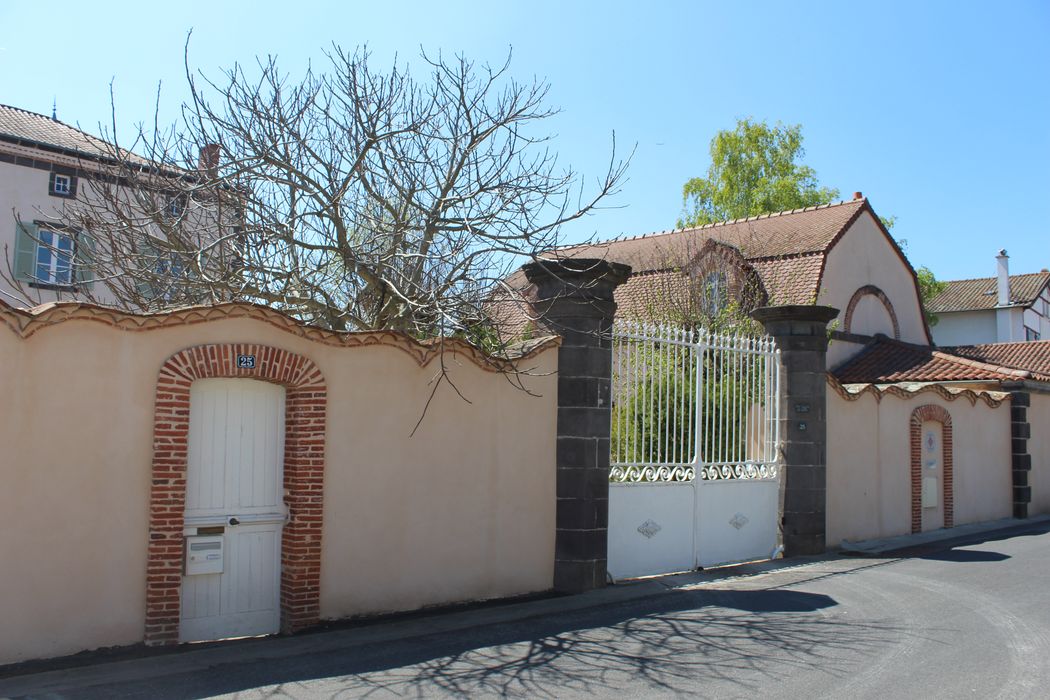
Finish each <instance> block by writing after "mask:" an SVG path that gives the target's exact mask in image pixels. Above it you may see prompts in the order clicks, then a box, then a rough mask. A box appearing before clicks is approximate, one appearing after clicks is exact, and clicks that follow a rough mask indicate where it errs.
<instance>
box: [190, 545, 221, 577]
mask: <svg viewBox="0 0 1050 700" xmlns="http://www.w3.org/2000/svg"><path fill="white" fill-rule="evenodd" d="M223 539H224V538H223V536H222V535H203V536H200V535H198V536H195V537H187V538H186V575H187V576H196V575H198V574H221V573H222V561H223V546H222V543H223Z"/></svg>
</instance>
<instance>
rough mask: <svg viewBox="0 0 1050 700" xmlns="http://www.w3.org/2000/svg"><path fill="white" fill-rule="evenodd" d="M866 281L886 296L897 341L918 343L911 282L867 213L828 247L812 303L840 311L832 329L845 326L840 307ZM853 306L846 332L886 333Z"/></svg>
mask: <svg viewBox="0 0 1050 700" xmlns="http://www.w3.org/2000/svg"><path fill="white" fill-rule="evenodd" d="M866 285H873V286H875V287H878V288H879V289H881V290H882V291H883V292H884V293H885V294H886V296H887V298H888V299H889V300H890V303H891V304H892V305H893V309H894V311H895V312H896V314H897V321H898V323H899V324H900V334H901V337H900V339H901V340H903V341H905V342H909V343H921V344H924V345H925V344H926V343H927V342H928V341H927V338H926V333H925V330H924V328H923V319H922V309H921V306H920V304H919V296H918V291H917V289H916V287H915V280H914V279H913V278H912V275H911V272H910V271H909V270H908V267H907V266H906V265H905V264H904V263H903V262H902V261H901V259H900V257H899V256H898V255H897V253H896V251H895V250H894V249H893V245H892V244H891V243H890V242H889V241H888V240H887V239H886V236H885V235H884V234H883V233H882V230H881V229H880V228H879V226H878V225H877V224H876V223H875V219H874V217H873V216H872V215H871V214H870V213H869V212H868V211H864V212H863V213H862V214H861V215H860V217H859V218H858V219H857V220H856V221H855V222H854V223H853V224H852V225H851V226H850V227H849V229H848V230H847V231H846V232H845V233H844V234H843V235H842V238H840V239H839V240H838V242H837V243H836V244H835V245H834V246H832V248H831V250H829V251H828V253H827V258H826V260H825V264H824V277H823V279H822V280H821V287H820V291H819V292H818V294H817V303H818V304H826V305H828V306H833V307H835V308H837V309H839V310H840V313H839V317H838V330H847V329H846V328H844V327H843V323H844V320H845V313H846V308H847V306H848V305H849V302H850V299H851V298H852V297H853V294H854V293H855V292H856V291H857V290H858V289H860V288H861V287H864V286H866ZM872 301H874V299H873V300H872ZM862 304H867V302H866V301H862ZM865 308H867V307H865ZM858 310H859V311H860V313H859V315H858V314H857V313H856V312H855V315H854V319H853V323H852V325H851V327H850V328H849V331H850V332H852V333H858V334H865V335H873V334H875V333H885V332H886V323H885V319H884V316H883V315H881V314H880V313H877V312H875V311H874V310H871V311H870V313H869V311H867V310H864V309H860V307H858ZM891 334H892V333H891ZM830 360H831V358H830V357H829V362H830ZM829 366H831V365H829Z"/></svg>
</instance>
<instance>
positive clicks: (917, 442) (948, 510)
mask: <svg viewBox="0 0 1050 700" xmlns="http://www.w3.org/2000/svg"><path fill="white" fill-rule="evenodd" d="M926 421H937V422H938V423H940V424H941V446H942V448H941V454H942V456H943V459H944V479H943V480H942V481H943V482H944V483H943V486H944V493H943V503H944V526H945V527H952V526H953V525H954V524H955V515H954V506H955V499H954V497H953V495H952V494H953V490H954V489H953V483H952V475H953V468H952V416H951V414H950V413H948V411H947V410H945V409H944V408H943V407H941V406H935V405H933V404H926V405H924V406H919V407H918V408H916V409H915V410H914V411H912V413H911V531H912V532H922V424H923V423H925V422H926Z"/></svg>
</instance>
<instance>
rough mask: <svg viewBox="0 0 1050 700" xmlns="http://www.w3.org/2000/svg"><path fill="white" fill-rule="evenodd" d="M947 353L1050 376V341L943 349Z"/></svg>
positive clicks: (986, 344)
mask: <svg viewBox="0 0 1050 700" xmlns="http://www.w3.org/2000/svg"><path fill="white" fill-rule="evenodd" d="M943 350H944V351H945V352H949V353H951V354H953V355H959V356H961V357H966V358H969V359H971V360H977V361H978V362H987V363H989V364H993V365H1001V366H1003V367H1013V368H1015V369H1023V370H1028V371H1030V372H1033V373H1036V374H1040V375H1046V376H1050V340H1036V341H1032V342H1027V343H985V344H983V345H959V346H956V347H952V348H943Z"/></svg>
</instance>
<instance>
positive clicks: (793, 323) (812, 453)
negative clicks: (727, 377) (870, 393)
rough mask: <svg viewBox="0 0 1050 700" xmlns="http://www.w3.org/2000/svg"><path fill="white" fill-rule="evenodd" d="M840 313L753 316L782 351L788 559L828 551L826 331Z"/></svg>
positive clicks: (819, 309) (782, 309)
mask: <svg viewBox="0 0 1050 700" xmlns="http://www.w3.org/2000/svg"><path fill="white" fill-rule="evenodd" d="M838 313H839V310H838V309H833V308H831V307H830V306H770V307H765V308H761V309H756V310H755V311H754V312H753V313H752V314H751V315H752V316H753V317H754V318H755V319H756V320H758V321H759V322H760V323H761V324H762V325H763V326H765V329H766V332H767V333H769V334H770V335H772V336H773V337H774V338H776V341H777V346H778V347H779V348H780V362H781V371H782V374H781V381H782V382H783V384H782V387H783V401H782V403H781V406H780V439H781V445H780V455H781V464H782V465H783V470H784V471H783V477H782V478H783V479H784V482H783V487H782V488H783V491H782V492H783V499H784V503H783V513H782V517H783V520H782V522H781V527H782V531H783V536H784V556H787V557H792V556H799V555H804V554H821V553H823V552H824V550H825V547H826V545H827V542H826V537H827V367H826V364H827V352H828V330H827V327H828V322H829V321H831V320H832V319H833V318H835V317H836V316H838Z"/></svg>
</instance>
